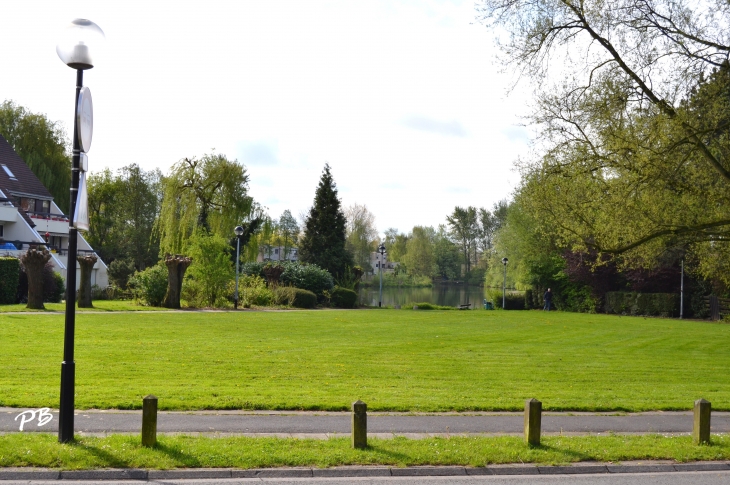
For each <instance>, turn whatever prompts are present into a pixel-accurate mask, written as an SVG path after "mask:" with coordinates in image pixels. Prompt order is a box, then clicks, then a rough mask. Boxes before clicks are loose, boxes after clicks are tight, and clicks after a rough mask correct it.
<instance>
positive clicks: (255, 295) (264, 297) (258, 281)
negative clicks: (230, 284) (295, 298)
mask: <svg viewBox="0 0 730 485" xmlns="http://www.w3.org/2000/svg"><path fill="white" fill-rule="evenodd" d="M238 299H239V301H240V302H241V306H243V307H244V308H251V305H256V306H269V305H271V303H272V302H274V301H275V294H274V292H273V291H271V290H270V289H269V288H267V287H266V281H264V279H263V278H261V277H260V276H249V275H244V276H242V277H241V278H239V281H238Z"/></svg>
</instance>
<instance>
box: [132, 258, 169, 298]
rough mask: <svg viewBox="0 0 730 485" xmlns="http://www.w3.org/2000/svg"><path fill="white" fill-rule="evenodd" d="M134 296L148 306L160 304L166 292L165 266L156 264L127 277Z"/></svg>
mask: <svg viewBox="0 0 730 485" xmlns="http://www.w3.org/2000/svg"><path fill="white" fill-rule="evenodd" d="M129 286H130V287H131V288H132V290H133V292H134V297H135V298H136V299H137V300H140V301H142V302H143V303H145V304H146V305H149V306H162V302H163V300H164V299H165V294H166V293H167V268H166V267H164V266H162V265H160V264H158V265H155V266H150V267H149V268H147V269H145V270H144V271H137V272H136V273H134V275H133V276H132V277H131V278H129Z"/></svg>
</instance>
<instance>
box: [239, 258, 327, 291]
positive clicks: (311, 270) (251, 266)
mask: <svg viewBox="0 0 730 485" xmlns="http://www.w3.org/2000/svg"><path fill="white" fill-rule="evenodd" d="M278 264H279V265H281V266H283V267H284V272H283V273H281V276H280V277H279V284H281V285H284V286H294V287H295V288H301V289H303V290H309V291H311V292H312V293H314V294H315V295H318V296H322V294H323V293H324V291H329V290H331V289H332V288H333V287H334V285H335V283H334V280H333V279H332V275H331V274H330V273H329V271H327V270H326V269H322V268H320V267H319V266H317V265H316V264H306V263H300V262H298V261H285V262H281V263H278ZM265 266H266V263H259V262H253V263H246V264H244V265H243V267H242V272H243V273H244V274H247V275H256V276H260V277H262V278H265V275H264V267H265Z"/></svg>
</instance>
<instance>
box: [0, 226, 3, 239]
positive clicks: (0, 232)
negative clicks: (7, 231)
mask: <svg viewBox="0 0 730 485" xmlns="http://www.w3.org/2000/svg"><path fill="white" fill-rule="evenodd" d="M0 237H3V226H0Z"/></svg>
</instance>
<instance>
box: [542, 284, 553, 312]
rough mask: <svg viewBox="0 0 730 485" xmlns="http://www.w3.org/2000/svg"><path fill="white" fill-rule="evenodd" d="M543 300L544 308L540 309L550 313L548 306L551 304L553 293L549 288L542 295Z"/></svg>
mask: <svg viewBox="0 0 730 485" xmlns="http://www.w3.org/2000/svg"><path fill="white" fill-rule="evenodd" d="M542 297H543V299H544V300H545V306H543V307H542V309H543V311H545V310H547V311H550V306H551V305H552V303H553V292H552V290H551V289H550V288H548V289H547V291H546V292H545V294H544V295H542Z"/></svg>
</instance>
